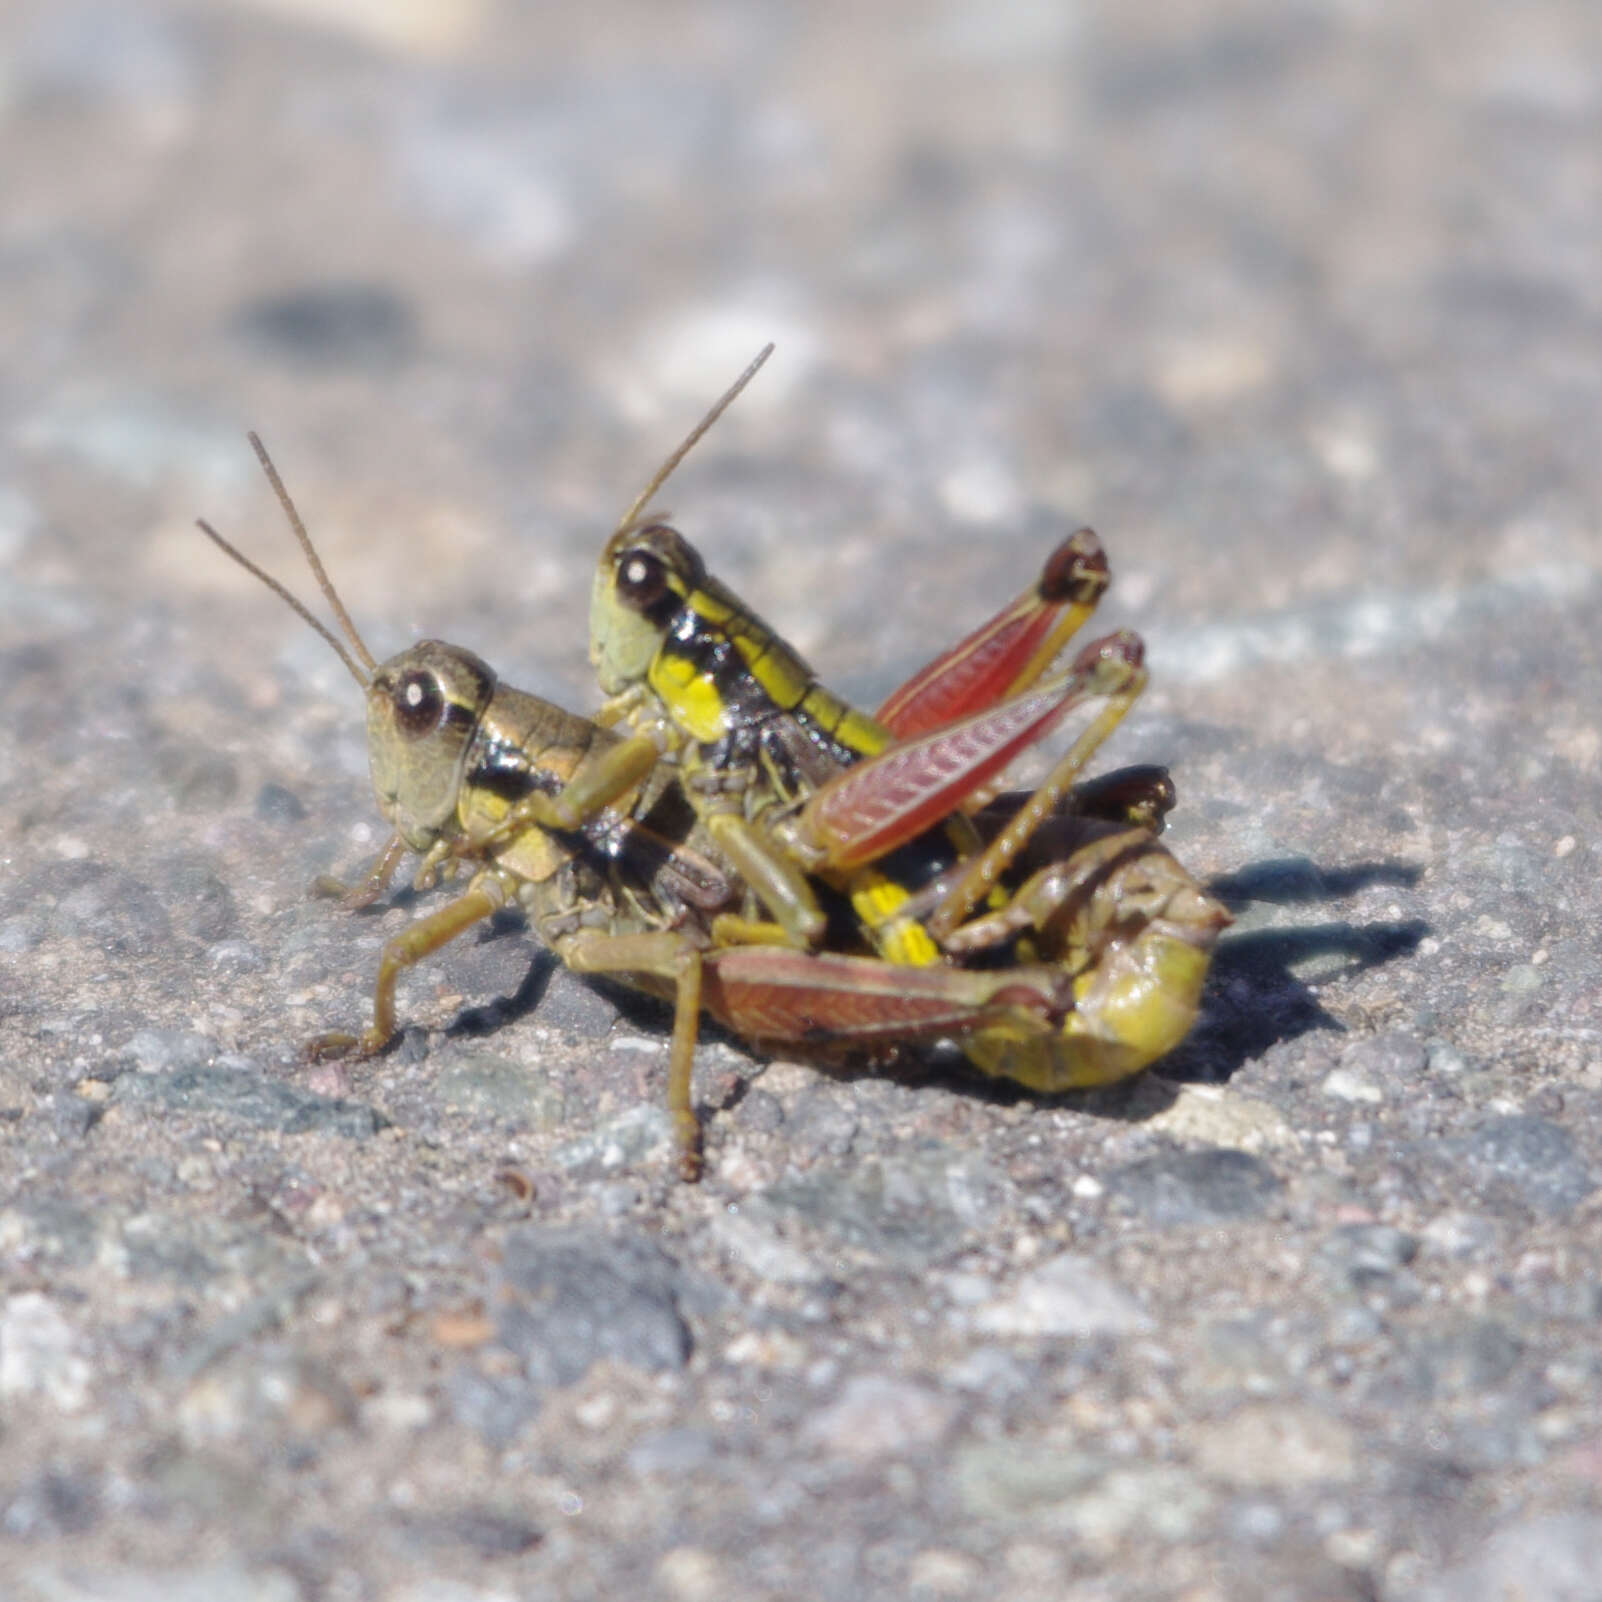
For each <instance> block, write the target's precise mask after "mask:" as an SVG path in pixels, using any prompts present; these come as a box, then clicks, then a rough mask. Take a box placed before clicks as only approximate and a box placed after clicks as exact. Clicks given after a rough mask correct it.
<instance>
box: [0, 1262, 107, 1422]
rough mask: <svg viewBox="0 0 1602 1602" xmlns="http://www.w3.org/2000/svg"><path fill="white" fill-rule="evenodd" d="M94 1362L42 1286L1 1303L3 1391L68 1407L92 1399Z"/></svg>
mask: <svg viewBox="0 0 1602 1602" xmlns="http://www.w3.org/2000/svg"><path fill="white" fill-rule="evenodd" d="M89 1379H90V1368H89V1364H88V1361H87V1360H86V1359H85V1358H84V1356H83V1355H82V1353H81V1351H80V1350H79V1344H78V1336H77V1333H76V1331H74V1329H73V1328H72V1326H71V1325H70V1324H69V1323H68V1322H67V1321H66V1319H65V1318H63V1317H62V1315H61V1312H60V1309H59V1308H57V1306H56V1304H55V1303H54V1302H53V1301H52V1300H51V1299H50V1298H49V1297H48V1296H45V1295H43V1294H41V1293H40V1292H38V1291H23V1292H21V1293H20V1294H18V1295H16V1296H10V1297H7V1298H6V1301H5V1303H4V1305H3V1306H0V1397H17V1396H41V1397H44V1398H45V1399H46V1400H47V1401H49V1402H50V1403H52V1404H53V1405H54V1406H55V1407H57V1408H58V1409H59V1410H60V1411H61V1412H63V1413H76V1412H79V1411H81V1410H82V1408H83V1406H84V1404H85V1403H86V1402H87V1401H88V1400H89Z"/></svg>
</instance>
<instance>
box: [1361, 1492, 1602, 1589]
mask: <svg viewBox="0 0 1602 1602" xmlns="http://www.w3.org/2000/svg"><path fill="white" fill-rule="evenodd" d="M1512 1598H1517V1599H1518V1602H1602V1514H1599V1513H1593V1512H1579V1511H1575V1512H1571V1513H1550V1514H1546V1515H1543V1516H1538V1517H1535V1518H1529V1519H1524V1520H1521V1521H1520V1522H1518V1523H1514V1524H1506V1525H1503V1526H1502V1528H1501V1529H1499V1530H1496V1531H1494V1532H1493V1533H1492V1534H1491V1535H1489V1536H1487V1537H1486V1538H1485V1539H1484V1541H1482V1542H1481V1544H1480V1546H1479V1549H1478V1551H1476V1552H1475V1553H1474V1554H1473V1555H1472V1556H1471V1557H1469V1558H1467V1559H1465V1560H1464V1561H1463V1562H1462V1563H1460V1564H1458V1565H1457V1567H1455V1568H1453V1569H1451V1570H1449V1571H1448V1572H1447V1573H1446V1574H1443V1575H1441V1576H1439V1577H1437V1578H1435V1579H1433V1580H1431V1581H1430V1582H1428V1583H1427V1584H1425V1585H1423V1586H1422V1587H1420V1588H1417V1589H1414V1590H1413V1591H1412V1593H1411V1597H1410V1598H1404V1597H1403V1596H1402V1595H1401V1594H1400V1593H1392V1592H1390V1591H1389V1590H1387V1593H1386V1602H1510V1599H1512Z"/></svg>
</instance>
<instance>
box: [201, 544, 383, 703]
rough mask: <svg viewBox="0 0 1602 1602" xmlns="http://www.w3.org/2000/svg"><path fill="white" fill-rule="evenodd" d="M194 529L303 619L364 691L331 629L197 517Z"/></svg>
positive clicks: (363, 682) (363, 683)
mask: <svg viewBox="0 0 1602 1602" xmlns="http://www.w3.org/2000/svg"><path fill="white" fill-rule="evenodd" d="M195 525H196V527H197V528H199V530H200V532H201V533H202V534H204V535H205V536H206V538H207V539H209V540H210V541H211V542H212V544H213V545H215V546H216V547H217V548H218V549H219V550H220V551H221V552H222V553H223V555H224V556H229V557H232V558H233V559H234V561H236V562H238V563H239V565H240V566H241V567H242V568H244V570H245V571H246V572H247V573H250V574H252V575H254V576H255V577H256V578H259V579H260V580H261V581H262V583H263V584H265V585H266V586H267V588H268V589H270V590H271V591H272V592H273V594H274V595H276V596H277V597H278V598H279V600H281V601H284V602H286V603H287V604H288V605H289V607H290V609H291V610H292V611H294V612H297V613H298V614H299V615H300V616H301V618H302V619H304V620H305V621H306V622H307V623H310V624H311V626H312V627H313V628H314V629H316V630H317V632H318V633H319V634H321V635H322V637H323V638H324V639H325V640H327V641H328V643H329V644H330V645H331V646H333V648H334V651H335V653H336V654H337V655H338V657H339V660H340V661H341V662H343V663H344V664H345V666H346V667H348V668H349V669H350V671H351V677H352V678H354V679H355V680H356V682H357V683H358V684H359V685H361V687H362V688H363V689H364V690H365V689H366V688H367V684H368V676H367V674H365V673H363V672H362V670H361V669H360V668H359V667H357V666H356V661H355V658H354V657H352V656H351V654H350V652H349V651H347V650H346V649H345V647H344V645H343V644H342V643H341V641H340V639H339V636H338V635H337V634H335V633H334V631H333V630H332V629H331V628H329V627H328V626H327V625H326V624H325V623H323V622H321V621H320V620H319V619H318V618H315V617H313V616H312V614H311V612H310V611H309V610H308V609H307V608H306V606H305V605H304V604H303V603H302V602H300V601H299V600H297V599H296V598H295V597H294V596H293V595H291V594H290V593H289V591H288V590H287V589H285V587H284V586H283V585H282V584H280V583H279V582H278V580H277V579H275V578H274V577H273V576H272V574H271V573H264V572H263V571H262V570H261V569H260V568H259V567H257V566H256V564H255V563H254V562H253V561H251V559H250V558H249V557H248V556H246V555H245V553H244V552H243V551H241V550H239V549H237V548H236V547H235V546H233V545H230V544H229V543H228V541H227V540H225V539H224V538H223V537H222V535H221V534H219V533H218V532H217V530H216V529H214V528H213V527H212V526H211V524H210V523H208V522H207V521H206V520H205V518H203V517H197V518H196V519H195ZM364 654H365V653H364Z"/></svg>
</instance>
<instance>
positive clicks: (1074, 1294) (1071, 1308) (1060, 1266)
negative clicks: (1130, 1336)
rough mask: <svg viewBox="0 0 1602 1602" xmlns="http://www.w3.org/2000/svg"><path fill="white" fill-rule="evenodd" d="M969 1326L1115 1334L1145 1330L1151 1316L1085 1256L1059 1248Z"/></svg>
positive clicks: (999, 1331) (1010, 1331) (1009, 1331)
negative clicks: (1056, 1255)
mask: <svg viewBox="0 0 1602 1602" xmlns="http://www.w3.org/2000/svg"><path fill="white" fill-rule="evenodd" d="M973 1325H974V1327H975V1328H976V1329H979V1330H983V1331H984V1332H985V1333H986V1334H990V1335H1021V1336H1038V1335H1119V1334H1127V1333H1129V1332H1131V1331H1135V1330H1143V1329H1149V1328H1150V1327H1151V1320H1150V1319H1149V1318H1148V1317H1147V1316H1146V1314H1145V1313H1144V1312H1143V1311H1142V1310H1141V1308H1140V1307H1139V1305H1138V1304H1137V1303H1136V1302H1135V1301H1134V1300H1133V1299H1132V1298H1131V1297H1130V1296H1128V1295H1127V1294H1126V1293H1125V1292H1124V1291H1122V1290H1120V1289H1119V1288H1118V1286H1116V1285H1114V1284H1113V1283H1112V1281H1111V1280H1109V1279H1107V1278H1106V1277H1105V1276H1104V1275H1103V1274H1102V1272H1101V1270H1100V1269H1098V1268H1097V1267H1096V1265H1095V1264H1094V1263H1093V1262H1091V1260H1090V1259H1089V1258H1088V1257H1079V1256H1076V1255H1074V1254H1073V1253H1064V1254H1063V1255H1062V1256H1060V1257H1054V1258H1052V1259H1051V1260H1050V1261H1049V1262H1046V1263H1042V1264H1041V1265H1040V1266H1039V1267H1038V1268H1033V1269H1031V1270H1030V1271H1029V1272H1028V1273H1027V1274H1025V1275H1023V1277H1022V1278H1021V1279H1020V1280H1019V1281H1018V1284H1017V1286H1016V1287H1015V1288H1014V1290H1013V1292H1012V1294H1011V1295H1010V1296H1007V1297H1004V1298H1002V1299H1000V1300H998V1301H995V1302H992V1303H991V1304H990V1305H989V1306H987V1307H981V1308H979V1309H978V1310H977V1311H976V1312H975V1313H974V1314H973Z"/></svg>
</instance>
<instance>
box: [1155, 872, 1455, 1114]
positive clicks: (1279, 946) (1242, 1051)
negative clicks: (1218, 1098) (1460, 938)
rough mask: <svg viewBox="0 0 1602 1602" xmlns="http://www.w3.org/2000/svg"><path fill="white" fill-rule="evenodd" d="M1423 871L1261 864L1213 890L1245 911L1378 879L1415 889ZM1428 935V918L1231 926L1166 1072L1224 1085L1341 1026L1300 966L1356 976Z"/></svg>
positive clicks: (1322, 979) (1225, 878) (1321, 973)
mask: <svg viewBox="0 0 1602 1602" xmlns="http://www.w3.org/2000/svg"><path fill="white" fill-rule="evenodd" d="M1421 872H1422V870H1421V869H1420V868H1418V867H1417V866H1416V865H1415V864H1412V863H1406V862H1358V863H1351V864H1348V865H1346V866H1344V867H1339V868H1321V867H1319V866H1318V865H1317V864H1316V863H1314V862H1312V861H1310V860H1309V859H1308V858H1306V857H1282V858H1274V859H1272V860H1269V861H1265V862H1254V863H1250V864H1248V865H1247V866H1246V867H1244V868H1240V869H1238V870H1237V871H1236V872H1234V873H1230V874H1224V875H1222V876H1220V877H1219V878H1216V879H1214V880H1212V881H1211V882H1210V883H1209V884H1208V886H1207V888H1208V891H1209V892H1210V893H1211V894H1212V895H1215V896H1217V897H1218V899H1219V900H1220V901H1222V902H1223V903H1224V905H1225V906H1227V907H1228V908H1229V909H1230V911H1231V912H1233V913H1235V914H1236V915H1237V916H1238V917H1239V916H1243V915H1244V914H1246V913H1247V912H1248V911H1249V909H1250V908H1251V907H1252V906H1254V905H1263V904H1269V905H1277V906H1286V905H1293V904H1307V903H1312V902H1320V901H1322V902H1329V901H1340V900H1344V899H1345V898H1346V897H1347V896H1351V895H1355V894H1356V893H1357V892H1358V891H1360V890H1366V889H1369V888H1372V887H1373V886H1376V885H1393V886H1395V887H1397V888H1399V889H1411V888H1412V887H1413V886H1414V885H1416V884H1417V883H1418V881H1419V878H1420V876H1421ZM1429 932H1430V925H1429V924H1428V923H1426V922H1425V921H1424V920H1423V919H1422V918H1403V919H1395V920H1388V921H1378V922H1373V923H1353V922H1352V921H1351V920H1350V919H1337V920H1334V921H1332V922H1328V923H1313V924H1299V925H1293V926H1290V927H1277V928H1271V929H1241V930H1237V931H1235V932H1233V933H1226V934H1225V935H1224V937H1223V938H1222V939H1221V940H1220V941H1219V943H1218V947H1217V949H1216V951H1215V952H1214V954H1213V966H1212V971H1211V973H1210V974H1209V975H1208V980H1207V988H1206V991H1205V992H1204V994H1203V999H1202V1013H1201V1016H1200V1017H1199V1018H1198V1019H1197V1021H1196V1027H1195V1028H1194V1029H1193V1030H1192V1031H1191V1033H1190V1035H1189V1036H1188V1037H1187V1038H1186V1040H1185V1041H1184V1043H1183V1044H1182V1045H1181V1046H1180V1047H1179V1048H1178V1050H1176V1051H1174V1052H1173V1053H1172V1054H1170V1055H1169V1056H1168V1057H1167V1058H1166V1059H1165V1060H1164V1063H1163V1069H1162V1073H1163V1077H1164V1078H1165V1079H1172V1080H1178V1081H1184V1082H1190V1083H1197V1082H1201V1083H1215V1084H1216V1083H1222V1082H1224V1081H1226V1080H1228V1079H1229V1078H1231V1077H1232V1076H1233V1074H1234V1073H1235V1071H1236V1070H1237V1069H1238V1068H1240V1067H1241V1066H1242V1064H1244V1063H1246V1062H1248V1061H1250V1060H1251V1059H1252V1058H1253V1057H1258V1056H1261V1055H1262V1053H1263V1052H1265V1051H1267V1050H1268V1048H1269V1047H1270V1046H1273V1045H1277V1044H1279V1043H1280V1042H1282V1041H1286V1040H1294V1039H1296V1038H1297V1037H1298V1036H1299V1035H1304V1034H1307V1033H1308V1032H1309V1031H1311V1030H1314V1029H1329V1030H1334V1031H1337V1032H1344V1030H1345V1025H1344V1024H1342V1023H1341V1022H1340V1021H1339V1020H1338V1019H1336V1018H1333V1017H1332V1016H1331V1015H1330V1014H1329V1013H1328V1012H1327V1011H1326V1010H1325V1009H1324V1008H1323V1007H1322V1006H1321V1005H1320V1004H1319V1001H1318V998H1317V996H1316V995H1315V994H1314V992H1313V990H1312V988H1311V986H1310V985H1309V983H1308V982H1307V980H1305V979H1304V978H1303V977H1302V976H1301V974H1300V972H1299V971H1298V970H1300V969H1302V968H1304V967H1305V966H1306V965H1308V964H1314V965H1316V967H1317V971H1318V983H1319V984H1320V985H1327V984H1331V983H1336V982H1339V981H1340V980H1343V979H1350V978H1354V977H1355V976H1356V975H1358V974H1360V973H1363V972H1365V971H1367V970H1368V969H1370V968H1377V967H1379V966H1381V965H1382V964H1384V963H1387V962H1392V961H1394V960H1395V959H1396V958H1398V957H1405V956H1407V955H1409V954H1410V953H1412V952H1413V951H1415V950H1416V949H1417V948H1418V943H1419V941H1421V940H1422V939H1423V938H1424V936H1425V935H1427V934H1428V933H1429Z"/></svg>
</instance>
